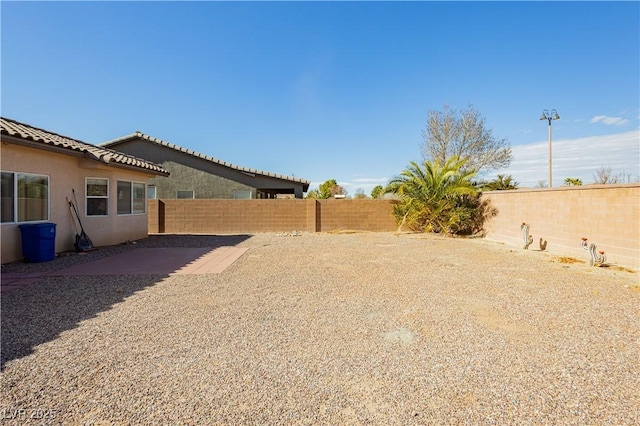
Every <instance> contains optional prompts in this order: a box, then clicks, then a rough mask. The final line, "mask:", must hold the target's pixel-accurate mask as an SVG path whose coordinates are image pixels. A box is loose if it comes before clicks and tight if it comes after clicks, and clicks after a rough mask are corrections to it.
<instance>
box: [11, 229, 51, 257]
mask: <svg viewBox="0 0 640 426" xmlns="http://www.w3.org/2000/svg"><path fill="white" fill-rule="evenodd" d="M18 227H19V228H20V233H21V234H22V256H23V257H24V260H25V261H27V262H49V261H51V260H53V259H55V257H56V224H55V223H29V224H24V225H18Z"/></svg>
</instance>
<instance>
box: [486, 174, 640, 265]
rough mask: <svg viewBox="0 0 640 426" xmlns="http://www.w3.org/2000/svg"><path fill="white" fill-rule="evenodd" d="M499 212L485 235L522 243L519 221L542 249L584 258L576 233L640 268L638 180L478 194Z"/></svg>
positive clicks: (619, 260)
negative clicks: (542, 241) (541, 242)
mask: <svg viewBox="0 0 640 426" xmlns="http://www.w3.org/2000/svg"><path fill="white" fill-rule="evenodd" d="M483 197H484V198H486V199H489V200H490V202H491V205H492V206H493V207H495V208H497V209H498V215H497V216H496V217H495V218H493V219H491V220H490V221H489V222H488V223H487V224H486V225H485V228H486V230H487V238H489V239H492V240H497V241H502V242H507V243H510V244H515V245H522V244H523V242H524V236H523V234H522V231H521V230H520V225H521V224H522V222H526V223H528V224H529V227H530V231H529V233H530V234H531V235H532V236H533V238H534V242H533V244H532V245H531V246H530V248H529V249H530V250H531V249H533V250H535V249H539V248H540V247H539V240H540V238H543V240H546V241H547V251H548V252H550V253H555V254H559V255H566V256H571V257H575V258H578V259H581V260H585V261H588V260H589V253H588V252H587V251H586V250H584V249H582V248H581V245H580V244H581V238H582V237H586V238H587V239H588V242H589V243H595V244H596V245H597V247H598V250H604V251H605V254H606V256H607V262H609V263H613V264H619V265H622V266H627V267H630V268H633V269H639V268H640V184H638V183H635V184H622V185H588V186H578V187H559V188H544V189H522V190H516V191H492V192H486V193H484V194H483Z"/></svg>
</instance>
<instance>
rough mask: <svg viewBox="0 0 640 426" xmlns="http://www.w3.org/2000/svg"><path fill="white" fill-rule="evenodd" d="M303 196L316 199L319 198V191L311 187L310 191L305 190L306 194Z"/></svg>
mask: <svg viewBox="0 0 640 426" xmlns="http://www.w3.org/2000/svg"><path fill="white" fill-rule="evenodd" d="M305 198H310V199H316V200H317V199H318V198H320V191H318V190H317V189H312V190H311V191H309V192H307V196H306V197H305Z"/></svg>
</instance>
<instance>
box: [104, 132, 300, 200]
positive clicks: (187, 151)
mask: <svg viewBox="0 0 640 426" xmlns="http://www.w3.org/2000/svg"><path fill="white" fill-rule="evenodd" d="M138 138H140V139H144V140H146V141H148V142H151V143H155V144H157V145H161V146H164V147H167V148H171V149H174V150H176V151H180V152H183V153H185V154H189V155H192V156H194V157H198V158H202V159H204V160H207V161H210V162H212V163H216V164H219V165H221V166H225V167H228V168H230V169H234V170H238V171H240V172H243V173H248V174H252V175H262V176H268V177H272V178H276V179H282V180H287V181H291V182H297V183H301V184H303V185H304V186H305V190H306V189H308V187H309V184H310V183H311V182H310V181H308V180H305V179H301V178H297V177H294V176H286V175H280V174H277V173H270V172H265V171H262V170H256V169H250V168H248V167H242V166H238V165H235V164H231V163H227V162H226V161H222V160H219V159H217V158H213V157H210V156H208V155H204V154H200V153H199V152H195V151H193V150H190V149H187V148H183V147H181V146H178V145H174V144H172V143H169V142H165V141H163V140H162V139H158V138H154V137H152V136H149V135H146V134H144V133H142V132H135V133H132V134H130V135H126V136H122V137H120V138H117V139H113V140H110V141H107V142H105V143H102V144H100V146H105V147H115V146H117V145H119V144H121V143H125V142H128V141H130V140H133V139H138Z"/></svg>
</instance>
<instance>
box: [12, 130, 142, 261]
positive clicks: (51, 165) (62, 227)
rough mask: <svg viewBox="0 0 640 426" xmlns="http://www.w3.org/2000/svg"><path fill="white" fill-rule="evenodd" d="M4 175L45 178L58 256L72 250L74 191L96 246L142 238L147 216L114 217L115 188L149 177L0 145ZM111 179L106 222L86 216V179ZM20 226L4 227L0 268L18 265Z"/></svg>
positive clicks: (42, 152)
mask: <svg viewBox="0 0 640 426" xmlns="http://www.w3.org/2000/svg"><path fill="white" fill-rule="evenodd" d="M0 165H1V168H2V170H3V171H11V172H23V173H37V174H43V175H48V176H49V206H50V207H49V215H50V216H49V222H53V223H55V224H56V245H55V247H56V248H55V250H56V253H59V252H64V251H68V250H73V243H74V241H75V234H76V231H75V228H74V227H73V222H72V221H71V213H70V211H69V205H68V203H67V201H66V198H65V197H69V198H70V199H72V197H73V194H72V191H71V190H72V189H75V192H76V198H77V199H78V210H79V212H80V217H81V220H82V224H83V225H84V229H85V232H86V233H87V235H88V236H89V237H90V238H91V240H92V242H93V245H94V246H95V247H100V246H105V245H112V244H119V243H122V242H124V241H127V240H136V239H140V238H145V237H146V236H147V235H148V234H147V214H146V213H145V214H137V215H118V214H117V201H116V193H117V191H116V187H117V181H118V180H125V181H132V182H143V183H147V182H148V181H149V178H150V177H151V175H149V174H146V173H140V172H136V171H130V170H127V169H122V168H116V167H113V166H107V165H106V164H102V163H99V162H97V161H93V160H86V159H82V158H77V157H71V156H68V155H65V154H60V153H55V152H49V151H44V150H39V149H33V148H27V147H23V146H19V145H15V144H13V143H6V142H5V141H3V143H2V146H1V150H0ZM87 177H99V178H108V179H109V213H108V216H106V217H87V216H85V200H84V195H85V178H87ZM18 225H19V223H3V224H2V225H1V230H2V252H1V255H2V256H1V257H2V263H6V262H12V261H16V260H22V240H21V234H20V229H19V228H18Z"/></svg>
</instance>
